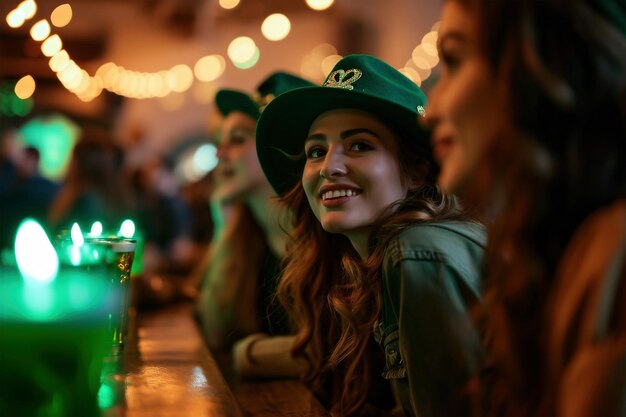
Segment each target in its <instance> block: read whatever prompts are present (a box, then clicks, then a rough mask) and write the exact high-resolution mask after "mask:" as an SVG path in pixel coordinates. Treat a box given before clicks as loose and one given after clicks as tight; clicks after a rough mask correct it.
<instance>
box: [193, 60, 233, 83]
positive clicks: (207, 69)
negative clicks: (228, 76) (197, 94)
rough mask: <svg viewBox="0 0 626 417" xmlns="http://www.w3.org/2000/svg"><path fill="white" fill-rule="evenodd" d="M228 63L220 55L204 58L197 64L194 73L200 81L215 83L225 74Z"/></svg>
mask: <svg viewBox="0 0 626 417" xmlns="http://www.w3.org/2000/svg"><path fill="white" fill-rule="evenodd" d="M225 66H226V63H225V61H224V58H222V57H221V56H220V55H207V56H203V57H202V58H200V59H199V60H198V62H196V65H195V66H194V68H193V73H194V74H195V75H196V78H197V79H199V80H200V81H213V80H216V79H217V78H219V77H220V76H221V75H222V74H223V73H224V68H225Z"/></svg>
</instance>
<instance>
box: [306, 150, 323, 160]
mask: <svg viewBox="0 0 626 417" xmlns="http://www.w3.org/2000/svg"><path fill="white" fill-rule="evenodd" d="M324 155H326V150H324V149H323V148H320V147H315V148H310V149H309V150H307V151H306V157H307V159H316V158H321V157H322V156H324Z"/></svg>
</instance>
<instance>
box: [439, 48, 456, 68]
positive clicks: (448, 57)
mask: <svg viewBox="0 0 626 417" xmlns="http://www.w3.org/2000/svg"><path fill="white" fill-rule="evenodd" d="M440 56H441V62H442V63H443V66H444V68H445V69H446V70H447V71H448V72H454V71H455V70H456V69H457V68H458V67H459V59H458V58H457V57H456V56H455V55H453V54H449V53H446V52H443V51H442V52H441V55H440Z"/></svg>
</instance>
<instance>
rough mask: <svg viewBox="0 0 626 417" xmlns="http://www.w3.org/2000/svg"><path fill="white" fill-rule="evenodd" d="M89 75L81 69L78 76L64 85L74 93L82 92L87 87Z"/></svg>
mask: <svg viewBox="0 0 626 417" xmlns="http://www.w3.org/2000/svg"><path fill="white" fill-rule="evenodd" d="M90 79H91V77H90V76H89V74H88V73H87V71H85V70H81V71H80V74H79V75H78V77H76V78H75V79H73V80H72V81H71V82H70V83H69V84H68V85H67V86H66V87H67V89H68V90H70V91H71V92H72V93H74V94H83V93H84V92H85V91H87V88H89V80H90Z"/></svg>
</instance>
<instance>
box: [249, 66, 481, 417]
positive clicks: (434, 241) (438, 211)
mask: <svg viewBox="0 0 626 417" xmlns="http://www.w3.org/2000/svg"><path fill="white" fill-rule="evenodd" d="M425 104H426V100H425V97H424V95H423V93H422V91H421V90H420V89H419V87H417V86H416V85H415V84H414V83H413V82H411V81H410V80H409V79H407V78H406V77H405V76H404V75H402V74H401V73H399V72H398V71H397V70H395V69H394V68H392V67H391V66H389V65H387V64H386V63H384V62H382V61H380V60H378V59H376V58H374V57H372V56H368V55H350V56H347V57H345V58H343V59H341V60H340V61H339V62H338V63H337V65H336V66H335V68H334V69H333V71H332V72H331V74H330V75H329V76H328V77H327V79H326V81H325V83H324V85H323V86H321V87H308V88H302V89H298V90H294V91H290V92H287V93H285V94H283V95H281V96H280V97H278V98H277V99H275V100H274V101H273V102H271V103H270V104H269V105H268V106H267V108H266V109H265V111H264V112H263V114H262V116H261V118H260V120H259V124H258V128H257V153H258V156H259V159H260V162H261V166H262V168H263V170H264V172H265V174H266V176H267V178H268V179H269V181H270V183H271V184H272V186H273V187H274V189H275V190H276V192H277V193H278V194H279V195H280V196H281V201H282V203H283V205H284V206H285V207H286V208H287V209H288V210H289V212H290V213H292V215H293V219H294V222H293V224H294V228H293V230H292V233H291V236H292V241H291V242H290V244H289V245H288V252H287V255H286V262H287V263H286V267H285V269H284V272H283V276H282V278H281V281H280V284H279V289H278V294H279V297H280V298H281V300H282V302H283V303H284V305H285V307H286V308H287V310H288V312H289V313H290V316H291V318H292V319H293V320H294V322H295V325H296V327H297V329H298V334H297V340H296V344H295V346H294V355H296V357H304V358H306V360H307V362H308V364H309V368H308V371H307V372H306V374H305V380H306V382H307V383H308V384H309V385H310V386H311V387H312V388H313V389H314V390H315V392H316V393H317V394H318V396H319V397H320V399H322V401H324V402H325V403H326V405H327V406H328V407H329V408H330V409H331V412H332V413H333V414H334V415H346V414H354V413H356V412H358V411H359V410H361V409H362V407H363V406H364V404H365V403H366V402H370V401H372V399H371V398H372V397H370V394H372V392H371V391H372V390H371V388H372V387H373V388H378V385H377V384H376V378H377V377H378V376H379V375H381V373H382V375H383V376H384V378H386V379H388V380H391V381H392V382H393V385H394V386H395V388H396V390H397V394H398V396H399V399H400V402H401V406H402V408H403V409H404V411H405V412H406V413H407V414H409V415H420V416H431V415H432V416H443V415H467V414H468V409H467V404H466V401H465V400H466V398H464V394H463V391H464V385H465V383H466V382H467V381H468V379H469V378H470V377H471V376H472V375H473V374H474V372H475V371H476V370H477V369H478V367H479V366H480V363H481V358H482V349H481V346H480V343H479V335H478V332H477V330H476V329H475V328H474V326H473V324H472V320H471V319H470V317H469V315H468V314H469V310H470V309H471V308H472V306H473V305H474V304H476V303H478V302H479V300H480V283H479V265H480V262H481V257H482V252H483V245H484V243H485V235H484V233H483V228H482V226H480V225H479V224H477V223H475V222H472V221H469V220H468V219H467V218H466V216H465V215H464V213H463V210H462V208H461V207H460V205H459V204H458V202H457V201H456V199H455V198H453V197H451V196H448V195H444V194H442V193H441V192H440V191H439V189H438V188H437V186H436V185H435V183H434V181H435V178H436V172H437V169H436V167H435V165H434V162H433V160H432V155H431V151H430V148H429V142H428V137H427V135H426V134H425V133H424V131H422V130H421V129H420V128H419V127H418V126H417V123H416V117H418V115H423V113H424V106H425ZM375 338H376V339H377V340H378V342H379V344H380V347H381V348H382V350H381V349H380V348H378V347H377V346H375V344H374V343H373V341H374V339H375ZM377 357H380V359H382V362H383V363H381V364H380V366H378V365H379V364H378V363H377V361H376V358H377ZM368 391H369V392H368Z"/></svg>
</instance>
